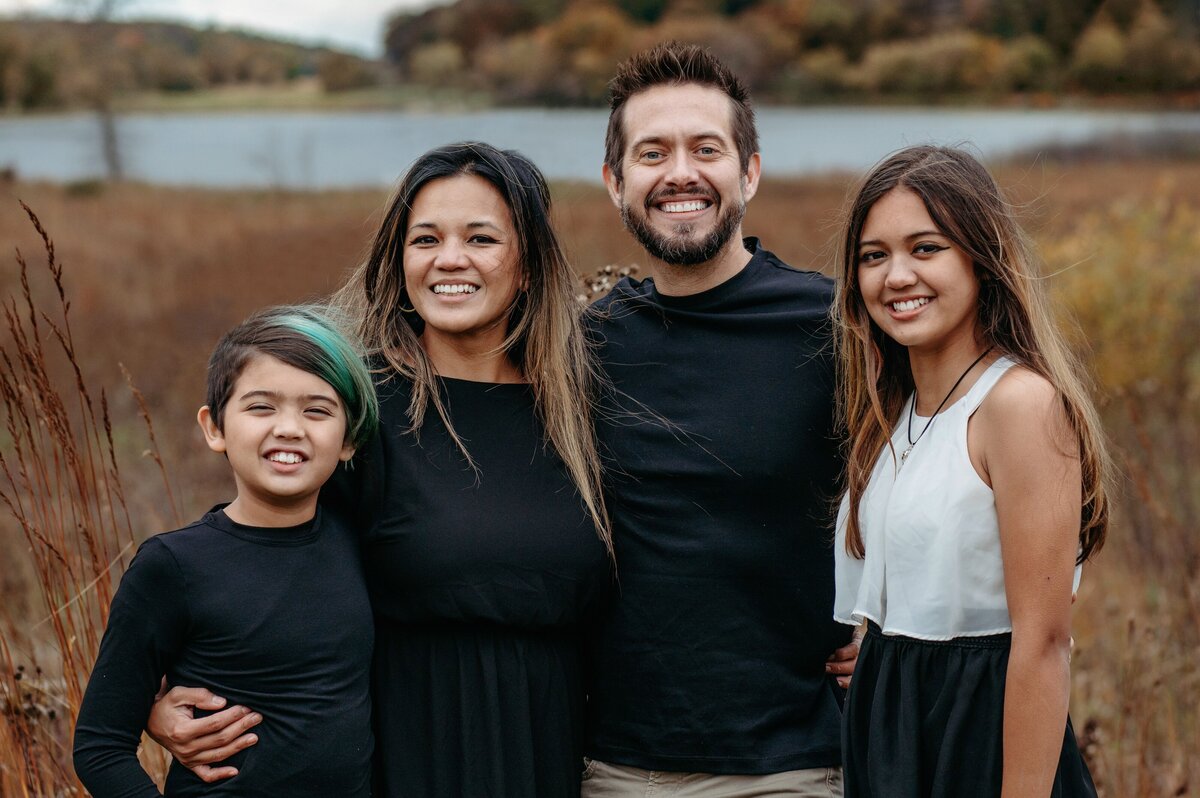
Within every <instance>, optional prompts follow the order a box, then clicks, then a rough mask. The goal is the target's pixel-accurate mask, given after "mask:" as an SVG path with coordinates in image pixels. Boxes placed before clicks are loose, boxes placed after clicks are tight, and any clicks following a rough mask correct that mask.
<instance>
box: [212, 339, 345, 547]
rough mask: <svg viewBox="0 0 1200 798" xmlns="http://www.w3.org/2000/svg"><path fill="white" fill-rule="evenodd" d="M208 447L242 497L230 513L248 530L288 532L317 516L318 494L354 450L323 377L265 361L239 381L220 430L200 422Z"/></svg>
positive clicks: (255, 361)
mask: <svg viewBox="0 0 1200 798" xmlns="http://www.w3.org/2000/svg"><path fill="white" fill-rule="evenodd" d="M199 421H200V426H201V428H202V429H203V430H204V435H205V437H206V438H207V439H208V445H209V448H211V449H212V450H213V451H215V452H223V453H224V454H225V455H226V457H228V458H229V465H230V467H231V468H232V469H233V476H234V480H235V481H236V482H237V488H238V495H237V499H236V500H234V502H233V503H232V504H230V505H229V506H228V507H227V508H226V509H225V512H226V514H227V515H228V516H229V517H230V518H232V519H233V520H234V521H237V522H238V523H243V524H248V525H251V526H290V525H294V524H296V523H301V522H303V521H305V520H307V519H308V518H311V517H312V514H313V513H314V512H315V511H316V502H317V493H318V491H320V489H321V486H322V485H324V484H325V481H326V480H327V479H329V477H330V475H331V474H333V471H334V469H335V468H336V467H337V464H338V463H339V462H341V461H344V460H349V459H350V457H351V456H352V455H353V454H354V449H353V447H351V446H350V445H349V444H348V443H346V440H345V438H346V412H345V408H344V407H343V406H342V402H341V400H340V399H339V397H338V395H337V392H336V391H334V389H333V388H332V387H331V386H330V385H329V383H327V382H325V381H324V380H323V379H321V378H320V377H318V376H316V375H314V374H310V373H309V372H307V371H303V370H301V369H298V368H296V367H295V366H290V365H288V364H286V363H284V362H283V361H281V360H277V359H275V358H273V357H269V356H267V355H256V356H254V357H253V358H252V359H251V360H250V362H249V363H247V364H246V366H245V368H243V369H242V373H241V374H240V375H239V376H238V379H237V382H236V383H234V386H233V393H232V395H231V396H230V398H229V403H228V404H227V405H226V406H225V411H224V418H223V423H222V425H221V428H218V427H217V425H216V423H215V420H214V419H213V418H212V415H211V413H210V412H209V408H208V407H207V406H206V407H203V408H201V410H200V415H199Z"/></svg>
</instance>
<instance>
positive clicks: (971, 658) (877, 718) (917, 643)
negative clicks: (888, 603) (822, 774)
mask: <svg viewBox="0 0 1200 798" xmlns="http://www.w3.org/2000/svg"><path fill="white" fill-rule="evenodd" d="M1011 642H1012V636H1011V635H1008V634H1002V635H990V636H987V637H960V638H956V639H954V640H946V641H931V640H918V639H915V638H911V637H903V636H900V635H884V634H882V633H881V632H880V630H879V627H878V626H876V625H875V624H873V623H871V624H869V626H868V630H867V636H866V638H865V639H864V640H863V645H862V651H861V652H860V654H859V657H858V665H857V666H856V667H855V671H854V678H853V680H852V682H851V686H850V694H849V696H848V697H847V699H846V709H845V715H844V717H843V723H842V750H843V763H844V775H845V791H846V797H847V798H867V797H868V796H870V797H871V798H952V797H953V798H958V797H960V796H964V795H970V796H972V798H992V797H993V796H995V797H996V798H998V796H999V795H1000V780H1001V770H1002V766H1003V751H1002V738H1003V733H1002V732H1003V726H1004V680H1005V674H1006V673H1007V669H1008V652H1009V648H1010V646H1011ZM1051 795H1052V796H1053V798H1077V797H1078V798H1083V797H1085V796H1086V797H1087V798H1095V795H1096V788H1095V786H1094V785H1093V784H1092V777H1091V775H1090V774H1089V773H1088V769H1087V765H1086V764H1085V763H1084V761H1083V757H1082V756H1081V755H1080V753H1079V747H1078V745H1077V744H1076V742H1075V732H1074V731H1073V730H1072V728H1071V721H1070V719H1068V720H1067V726H1066V730H1065V733H1064V736H1063V747H1062V753H1061V754H1060V756H1059V760H1058V772H1057V774H1056V775H1055V777H1054V789H1053V792H1052V793H1051Z"/></svg>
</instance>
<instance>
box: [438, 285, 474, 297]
mask: <svg viewBox="0 0 1200 798" xmlns="http://www.w3.org/2000/svg"><path fill="white" fill-rule="evenodd" d="M478 290H479V289H478V288H476V287H475V286H473V285H467V284H466V283H458V284H455V285H435V286H434V287H433V293H435V294H473V293H475V292H476V291H478Z"/></svg>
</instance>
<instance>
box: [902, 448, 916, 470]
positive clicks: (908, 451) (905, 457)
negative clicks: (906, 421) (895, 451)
mask: <svg viewBox="0 0 1200 798" xmlns="http://www.w3.org/2000/svg"><path fill="white" fill-rule="evenodd" d="M912 450H913V447H912V446H909V447H908V448H907V449H905V450H904V451H902V452H901V453H900V466H899V467H900V468H903V467H904V463H905V461H907V460H908V456H909V454H911V453H912Z"/></svg>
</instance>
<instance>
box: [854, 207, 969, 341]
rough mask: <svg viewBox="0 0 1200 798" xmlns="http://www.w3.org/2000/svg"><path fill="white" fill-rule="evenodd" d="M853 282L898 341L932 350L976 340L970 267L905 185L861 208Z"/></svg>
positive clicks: (883, 327)
mask: <svg viewBox="0 0 1200 798" xmlns="http://www.w3.org/2000/svg"><path fill="white" fill-rule="evenodd" d="M858 286H859V291H860V292H861V293H862V298H863V303H864V304H865V306H866V308H867V313H869V314H870V316H871V319H872V320H873V321H874V322H875V324H877V325H878V326H879V328H880V329H881V330H883V331H884V333H886V334H887V335H888V337H890V338H891V339H893V340H894V341H896V342H897V343H899V344H901V345H903V346H906V347H909V348H910V349H916V350H928V351H938V350H945V349H948V348H952V347H954V346H956V345H961V344H967V345H969V346H974V345H975V343H976V341H977V340H978V336H977V330H978V326H979V323H978V306H979V278H978V277H977V276H976V274H975V267H974V264H972V262H971V258H970V257H969V256H968V255H967V254H966V253H965V252H963V251H962V250H961V249H959V248H958V247H957V246H956V245H955V244H954V243H953V242H951V241H950V239H949V238H947V237H946V236H945V235H943V234H942V232H941V231H940V230H938V228H937V225H935V224H934V223H933V219H931V218H930V216H929V212H928V211H927V210H926V209H925V203H924V202H922V201H921V198H920V197H919V196H917V195H916V194H915V193H914V192H913V191H911V190H910V189H907V188H904V187H903V186H899V187H897V188H894V189H892V190H891V191H889V192H888V193H887V194H884V195H883V197H881V198H880V199H879V201H878V202H876V203H875V205H874V206H872V207H871V210H870V212H868V213H867V218H866V221H865V223H864V224H863V229H862V234H861V236H860V238H859V242H858Z"/></svg>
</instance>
